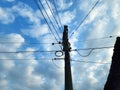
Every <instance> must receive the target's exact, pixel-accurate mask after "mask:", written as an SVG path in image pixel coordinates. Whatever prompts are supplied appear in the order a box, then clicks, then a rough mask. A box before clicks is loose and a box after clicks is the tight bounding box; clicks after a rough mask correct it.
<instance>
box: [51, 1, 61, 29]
mask: <svg viewBox="0 0 120 90" xmlns="http://www.w3.org/2000/svg"><path fill="white" fill-rule="evenodd" d="M53 5H54V8H55V11H56V13H57V16H58V20H59V23H60V26H61V30H62V31H63V28H62V22H61V19H60V15H59V13H58V9H57V6H56V4H55V0H53Z"/></svg>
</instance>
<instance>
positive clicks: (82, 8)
mask: <svg viewBox="0 0 120 90" xmlns="http://www.w3.org/2000/svg"><path fill="white" fill-rule="evenodd" d="M41 2H42V4H43V6H44V8H45V10H44V9H43V8H42V11H43V13H44V14H45V11H46V12H47V14H48V16H49V17H50V19H51V21H52V23H53V25H54V27H55V28H56V30H57V32H58V34H59V36H60V38H62V32H63V27H64V25H68V26H69V27H68V28H69V36H70V35H71V34H72V32H74V31H75V32H74V34H72V36H71V37H70V38H69V41H70V43H71V47H72V49H83V48H96V47H109V46H114V43H115V40H116V37H117V36H119V35H120V32H119V30H120V25H119V23H120V19H119V17H120V11H119V8H120V0H99V3H98V4H97V5H96V7H95V8H94V9H93V11H92V12H91V13H90V14H89V16H88V17H87V18H86V20H85V21H84V22H83V23H82V25H81V26H80V27H79V28H78V30H76V27H77V26H78V25H79V23H80V22H81V21H82V20H83V18H84V17H85V16H86V15H87V13H88V12H89V11H90V10H91V8H92V7H93V6H94V5H95V3H96V2H97V0H75V1H74V0H57V1H55V4H56V7H57V10H58V13H59V18H60V20H61V24H62V26H60V27H57V24H56V22H55V20H54V18H53V16H52V13H51V12H50V9H49V7H48V6H47V3H46V2H45V0H41ZM47 2H48V3H49V5H50V7H51V8H52V10H53V13H54V15H55V17H56V19H57V21H58V20H59V18H58V15H57V12H56V10H55V7H54V2H53V0H47ZM39 5H40V3H39ZM45 18H46V20H47V21H48V23H49V25H50V27H51V30H52V31H53V33H54V34H55V37H56V38H57V40H58V41H61V39H59V38H58V37H57V34H56V32H55V29H54V27H53V26H52V24H51V22H50V20H49V18H48V17H47V15H45ZM59 25H60V23H59ZM110 36H113V37H112V38H109V37H110ZM35 43H37V44H35ZM52 43H57V41H56V39H55V38H54V36H53V34H52V33H51V31H50V28H49V27H48V25H47V23H46V22H45V19H44V17H43V16H42V14H41V13H40V10H39V9H38V7H37V5H36V4H35V2H34V0H0V52H1V53H0V89H1V90H64V60H52V59H53V58H58V57H56V56H55V52H38V53H36V52H28V53H23V52H19V53H3V52H17V51H52V50H61V48H60V45H59V44H55V45H52ZM78 52H79V53H78ZM78 52H77V51H71V52H70V54H71V60H73V61H71V68H72V77H73V88H74V90H88V89H89V90H103V87H104V84H105V82H106V79H107V75H108V72H109V68H110V63H111V58H112V54H113V48H106V49H88V50H79V51H78ZM79 54H80V55H79ZM88 54H90V55H88ZM83 56H87V57H83ZM63 57H64V56H62V57H61V58H63ZM75 60H76V61H75ZM90 62H98V63H90ZM104 63H106V64H104Z"/></svg>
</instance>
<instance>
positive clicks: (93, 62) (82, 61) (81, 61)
mask: <svg viewBox="0 0 120 90" xmlns="http://www.w3.org/2000/svg"><path fill="white" fill-rule="evenodd" d="M71 61H74V62H80V63H92V64H111V63H108V62H95V61H85V60H72V59H71Z"/></svg>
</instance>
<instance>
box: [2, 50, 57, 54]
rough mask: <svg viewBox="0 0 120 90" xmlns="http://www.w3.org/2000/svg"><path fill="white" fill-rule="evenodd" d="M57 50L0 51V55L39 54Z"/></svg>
mask: <svg viewBox="0 0 120 90" xmlns="http://www.w3.org/2000/svg"><path fill="white" fill-rule="evenodd" d="M55 51H58V50H51V51H43V50H36V51H0V53H32V52H33V53H39V52H55Z"/></svg>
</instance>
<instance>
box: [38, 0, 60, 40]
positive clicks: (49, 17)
mask: <svg viewBox="0 0 120 90" xmlns="http://www.w3.org/2000/svg"><path fill="white" fill-rule="evenodd" d="M39 2H40V4H41V6H42V8H43V9H44V12H45V14H46V15H47V17H48V19H49V21H50V22H51V25H52V27H53V28H54V30H55V32H56V34H57V36H58V38H59V39H61V38H60V36H59V34H58V33H57V30H56V28H55V26H54V25H53V23H52V21H51V18H50V17H49V15H48V13H47V12H46V10H45V7H44V6H43V4H42V2H41V1H40V0H39Z"/></svg>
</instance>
